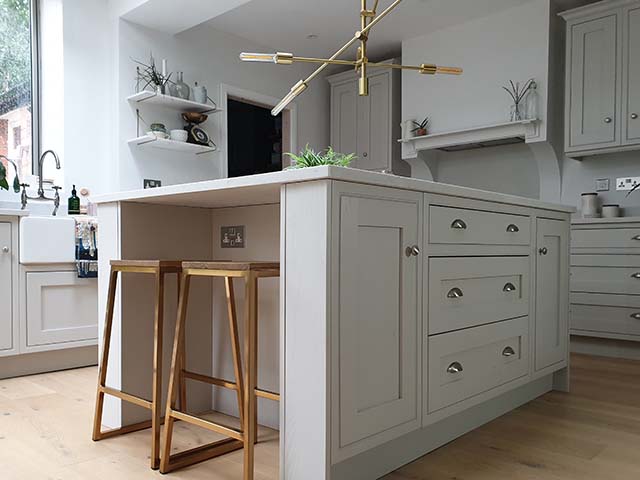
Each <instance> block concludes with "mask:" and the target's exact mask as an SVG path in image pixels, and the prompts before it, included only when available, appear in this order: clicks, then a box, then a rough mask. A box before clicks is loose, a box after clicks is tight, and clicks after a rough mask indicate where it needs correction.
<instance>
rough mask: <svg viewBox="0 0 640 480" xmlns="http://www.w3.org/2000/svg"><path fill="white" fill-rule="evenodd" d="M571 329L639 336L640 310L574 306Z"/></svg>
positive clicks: (602, 306)
mask: <svg viewBox="0 0 640 480" xmlns="http://www.w3.org/2000/svg"><path fill="white" fill-rule="evenodd" d="M571 328H575V329H578V330H587V331H591V332H600V333H617V334H622V335H638V336H640V308H631V307H618V306H604V305H575V304H574V305H571Z"/></svg>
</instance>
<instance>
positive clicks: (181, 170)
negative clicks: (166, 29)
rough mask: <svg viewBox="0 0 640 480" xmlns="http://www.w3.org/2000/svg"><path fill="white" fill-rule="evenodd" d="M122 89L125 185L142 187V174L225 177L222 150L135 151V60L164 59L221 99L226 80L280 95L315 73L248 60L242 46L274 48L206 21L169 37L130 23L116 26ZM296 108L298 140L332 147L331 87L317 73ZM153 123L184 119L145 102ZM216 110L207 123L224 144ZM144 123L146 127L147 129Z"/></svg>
mask: <svg viewBox="0 0 640 480" xmlns="http://www.w3.org/2000/svg"><path fill="white" fill-rule="evenodd" d="M117 45H118V60H117V70H118V78H117V82H118V91H119V95H118V98H117V99H116V102H117V113H116V115H117V117H116V118H117V121H116V123H117V125H118V133H117V140H116V151H117V159H118V173H117V174H116V186H117V189H119V190H123V189H124V190H127V189H135V188H141V187H142V180H143V179H144V178H154V179H160V180H162V182H163V185H169V184H175V183H182V182H193V181H199V180H209V179H214V178H219V177H220V176H221V173H222V170H221V159H222V158H223V157H222V155H221V153H214V154H207V155H200V156H188V155H187V156H184V155H176V154H175V153H167V152H163V151H159V150H155V149H150V150H143V149H137V148H130V147H129V146H128V145H127V144H126V140H127V139H129V138H133V137H135V136H136V115H135V110H134V108H133V107H131V106H130V105H129V104H128V102H126V100H125V98H126V97H127V96H128V95H130V94H132V93H135V64H134V62H133V61H132V60H131V59H132V58H135V59H138V60H141V61H145V62H146V61H147V60H148V57H149V54H150V52H151V51H152V52H153V55H154V57H155V58H156V59H157V60H158V61H159V59H162V58H166V59H167V61H168V66H169V70H170V71H178V70H182V71H184V72H185V81H186V82H187V83H189V84H191V85H193V83H194V82H195V81H198V83H200V84H203V85H205V86H207V88H208V90H209V96H210V97H212V98H213V99H214V100H216V101H217V100H218V99H219V86H220V84H228V85H232V86H235V87H239V88H242V89H245V90H250V91H253V92H256V93H259V94H262V95H268V96H271V97H276V98H280V97H282V96H284V94H285V93H286V92H288V91H289V89H290V87H291V86H292V85H293V84H294V83H295V82H297V81H298V80H299V79H301V78H303V77H304V76H305V74H306V73H307V72H309V71H310V68H312V67H309V66H291V67H285V66H277V65H268V64H258V65H256V64H247V63H242V62H240V60H239V59H238V55H239V53H240V52H242V51H270V50H273V49H272V48H270V47H265V46H261V45H256V44H254V43H252V42H249V41H247V40H244V39H242V38H239V37H235V36H233V35H229V34H227V33H223V32H219V31H216V30H214V29H212V28H211V27H209V26H207V25H201V26H198V27H196V28H194V29H192V30H189V31H187V32H184V33H181V34H178V35H176V36H171V35H167V34H163V33H160V32H157V31H153V30H150V29H147V28H144V27H140V26H138V25H134V24H132V23H129V22H126V21H122V20H120V21H119V24H118V42H117ZM296 103H297V106H298V112H297V118H298V125H297V127H298V145H299V146H304V145H305V144H306V143H309V144H311V145H312V146H314V147H316V148H319V149H321V148H326V146H327V145H328V143H329V87H328V84H327V82H325V81H324V79H322V78H319V79H316V81H315V82H314V84H313V88H310V89H308V91H307V92H305V93H304V94H303V95H302V96H301V97H299V99H298V100H297V101H296ZM141 112H142V115H143V117H144V119H145V121H146V122H147V123H148V124H150V123H153V122H155V121H161V122H162V123H164V124H165V125H167V127H168V128H179V127H181V126H182V125H183V122H182V120H181V119H180V118H179V117H178V116H177V115H174V116H173V118H172V117H171V114H170V113H169V114H167V112H166V111H164V112H163V111H162V110H161V109H152V108H148V107H144V109H143V110H141ZM224 114H225V113H224V112H221V113H218V114H214V115H212V116H211V117H210V119H209V120H208V121H207V123H205V124H204V125H203V127H204V128H205V129H206V130H207V131H208V132H209V133H210V134H211V135H212V137H213V139H214V141H215V142H216V143H218V144H219V143H220V139H219V132H218V125H219V121H218V118H219V116H220V115H224ZM145 128H146V127H143V132H144V130H145Z"/></svg>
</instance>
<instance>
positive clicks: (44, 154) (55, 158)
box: [37, 150, 60, 200]
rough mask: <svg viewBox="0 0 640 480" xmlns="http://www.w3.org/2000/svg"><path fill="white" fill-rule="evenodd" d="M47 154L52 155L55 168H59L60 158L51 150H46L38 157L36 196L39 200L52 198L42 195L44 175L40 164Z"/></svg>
mask: <svg viewBox="0 0 640 480" xmlns="http://www.w3.org/2000/svg"><path fill="white" fill-rule="evenodd" d="M49 154H51V155H53V159H54V160H55V161H56V168H57V169H58V170H60V158H59V157H58V154H57V153H56V152H54V151H53V150H47V151H46V152H44V153H43V154H42V155H40V158H39V159H38V197H37V198H38V199H40V200H53V198H47V197H46V196H45V195H44V187H43V186H42V181H43V177H44V175H43V171H42V164H43V163H44V159H45V157H46V156H47V155H49Z"/></svg>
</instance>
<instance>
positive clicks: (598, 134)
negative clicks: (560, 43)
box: [561, 0, 640, 157]
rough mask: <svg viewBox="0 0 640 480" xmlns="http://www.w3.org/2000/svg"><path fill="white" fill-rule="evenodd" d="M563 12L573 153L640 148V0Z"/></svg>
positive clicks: (570, 150)
mask: <svg viewBox="0 0 640 480" xmlns="http://www.w3.org/2000/svg"><path fill="white" fill-rule="evenodd" d="M561 15H562V16H563V17H564V18H565V19H566V20H567V50H566V51H567V61H566V68H567V72H566V98H565V101H566V107H565V111H566V115H565V116H566V119H565V128H566V132H565V151H566V153H567V155H569V156H575V157H579V156H584V155H593V154H597V153H610V152H615V151H623V150H633V149H638V148H640V118H639V116H640V2H638V1H636V0H633V1H631V0H614V1H612V2H598V3H595V4H592V5H588V6H586V7H582V8H578V9H574V10H570V11H568V12H564V13H562V14H561Z"/></svg>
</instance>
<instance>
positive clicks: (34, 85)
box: [29, 0, 41, 176]
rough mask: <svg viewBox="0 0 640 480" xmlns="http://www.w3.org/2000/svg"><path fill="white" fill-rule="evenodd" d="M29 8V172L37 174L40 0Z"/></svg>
mask: <svg viewBox="0 0 640 480" xmlns="http://www.w3.org/2000/svg"><path fill="white" fill-rule="evenodd" d="M29 3H30V8H31V174H32V175H36V176H39V175H40V172H39V168H38V159H39V158H40V149H41V144H40V143H41V142H40V130H41V123H40V122H41V118H40V117H41V116H40V94H41V88H40V22H39V19H40V15H39V13H40V0H30V2H29Z"/></svg>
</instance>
